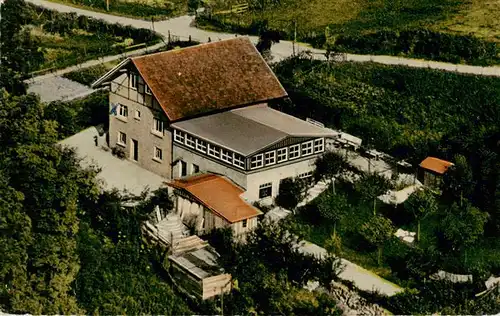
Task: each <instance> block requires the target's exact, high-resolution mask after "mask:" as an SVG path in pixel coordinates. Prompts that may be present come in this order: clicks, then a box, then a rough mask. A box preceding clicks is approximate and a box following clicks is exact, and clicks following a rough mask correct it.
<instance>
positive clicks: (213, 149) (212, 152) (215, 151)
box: [208, 144, 220, 158]
mask: <svg viewBox="0 0 500 316" xmlns="http://www.w3.org/2000/svg"><path fill="white" fill-rule="evenodd" d="M208 155H209V156H212V157H215V158H219V157H220V149H219V147H217V146H214V145H210V144H208Z"/></svg>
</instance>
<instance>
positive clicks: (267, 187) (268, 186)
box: [259, 182, 273, 199]
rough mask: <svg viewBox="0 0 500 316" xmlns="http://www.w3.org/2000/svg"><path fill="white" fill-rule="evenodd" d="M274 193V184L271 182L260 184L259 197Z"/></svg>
mask: <svg viewBox="0 0 500 316" xmlns="http://www.w3.org/2000/svg"><path fill="white" fill-rule="evenodd" d="M272 194H273V184H272V183H271V182H269V183H265V184H261V185H260V186H259V199H263V198H265V197H268V196H271V195H272Z"/></svg>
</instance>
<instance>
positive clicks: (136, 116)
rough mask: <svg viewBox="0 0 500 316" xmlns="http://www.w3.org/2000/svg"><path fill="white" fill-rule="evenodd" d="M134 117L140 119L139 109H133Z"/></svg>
mask: <svg viewBox="0 0 500 316" xmlns="http://www.w3.org/2000/svg"><path fill="white" fill-rule="evenodd" d="M134 118H135V119H137V120H140V119H141V111H139V110H135V116H134Z"/></svg>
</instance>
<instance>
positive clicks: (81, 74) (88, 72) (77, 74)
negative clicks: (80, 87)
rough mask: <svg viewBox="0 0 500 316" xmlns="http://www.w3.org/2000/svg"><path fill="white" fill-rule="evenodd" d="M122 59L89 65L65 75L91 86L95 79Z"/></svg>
mask: <svg viewBox="0 0 500 316" xmlns="http://www.w3.org/2000/svg"><path fill="white" fill-rule="evenodd" d="M121 61H122V60H121V59H118V60H114V61H110V62H107V63H104V64H100V65H96V66H92V67H88V68H85V69H81V70H75V71H72V72H69V73H67V74H64V75H63V77H65V78H68V79H70V80H73V81H76V82H79V83H81V84H84V85H86V86H90V85H91V84H92V83H93V82H94V81H96V80H97V79H99V78H100V77H102V76H103V75H104V74H105V73H106V72H108V71H110V70H111V69H112V68H113V67H114V66H116V65H117V64H119V63H120V62H121Z"/></svg>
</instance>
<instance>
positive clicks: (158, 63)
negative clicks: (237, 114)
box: [131, 37, 287, 121]
mask: <svg viewBox="0 0 500 316" xmlns="http://www.w3.org/2000/svg"><path fill="white" fill-rule="evenodd" d="M131 60H132V62H133V63H134V65H135V67H136V68H137V70H138V71H139V73H140V74H141V76H142V77H143V78H144V80H145V81H146V83H147V84H148V86H149V88H150V89H151V91H152V92H153V94H154V96H155V97H156V99H157V100H158V102H159V103H160V105H161V106H162V108H163V109H164V110H165V112H166V114H167V116H168V118H169V119H170V120H171V121H175V120H179V119H182V118H185V117H189V116H193V115H197V114H202V113H207V112H211V111H214V110H221V109H226V108H231V107H236V106H240V105H247V104H253V103H257V102H262V101H266V100H271V99H276V98H282V97H285V96H286V95H287V93H286V91H285V90H284V89H283V87H282V86H281V84H280V83H279V81H278V79H277V78H276V76H275V75H274V73H273V72H272V71H271V69H270V68H269V66H268V65H267V64H266V62H265V61H264V59H263V58H262V56H261V55H260V54H259V52H258V51H257V49H256V48H255V46H254V45H253V44H252V42H251V41H250V40H249V39H248V37H238V38H235V39H229V40H223V41H218V42H213V43H208V44H202V45H197V46H192V47H188V48H183V49H178V50H171V51H167V52H162V53H156V54H151V55H146V56H141V57H134V58H132V59H131Z"/></svg>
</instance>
